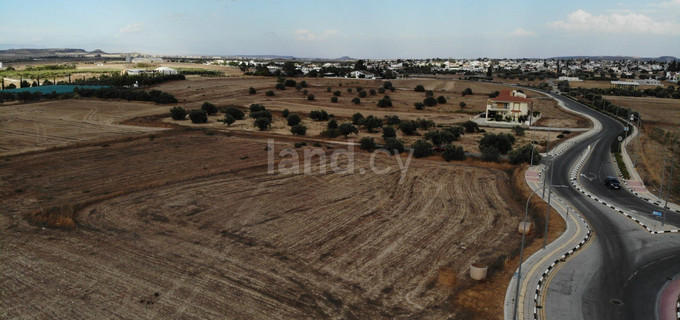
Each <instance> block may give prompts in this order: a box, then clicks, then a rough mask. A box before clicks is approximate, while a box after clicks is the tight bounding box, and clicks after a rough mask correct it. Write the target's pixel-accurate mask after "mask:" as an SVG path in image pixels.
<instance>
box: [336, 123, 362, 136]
mask: <svg viewBox="0 0 680 320" xmlns="http://www.w3.org/2000/svg"><path fill="white" fill-rule="evenodd" d="M338 130H340V134H342V135H343V136H345V138H346V137H347V136H348V135H350V134H352V133H354V134H359V130H358V129H357V127H355V126H354V125H352V124H351V123H349V122H345V123H343V124H341V125H340V126H339V127H338Z"/></svg>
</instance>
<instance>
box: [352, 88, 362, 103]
mask: <svg viewBox="0 0 680 320" xmlns="http://www.w3.org/2000/svg"><path fill="white" fill-rule="evenodd" d="M362 92H363V91H362ZM352 103H354V104H360V103H361V99H359V98H357V97H354V99H352Z"/></svg>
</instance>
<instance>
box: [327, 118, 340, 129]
mask: <svg viewBox="0 0 680 320" xmlns="http://www.w3.org/2000/svg"><path fill="white" fill-rule="evenodd" d="M326 127H327V128H328V129H337V128H338V121H337V120H335V119H331V120H330V121H328V124H326Z"/></svg>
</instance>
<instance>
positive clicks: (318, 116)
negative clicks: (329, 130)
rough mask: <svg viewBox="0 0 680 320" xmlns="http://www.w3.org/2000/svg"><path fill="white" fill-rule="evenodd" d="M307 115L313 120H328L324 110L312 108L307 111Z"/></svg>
mask: <svg viewBox="0 0 680 320" xmlns="http://www.w3.org/2000/svg"><path fill="white" fill-rule="evenodd" d="M309 117H310V118H311V119H312V120H315V121H328V118H329V116H328V112H326V110H313V111H311V112H310V113H309Z"/></svg>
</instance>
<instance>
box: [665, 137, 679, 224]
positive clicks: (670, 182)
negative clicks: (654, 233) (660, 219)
mask: <svg viewBox="0 0 680 320" xmlns="http://www.w3.org/2000/svg"><path fill="white" fill-rule="evenodd" d="M675 145H676V141H673V155H672V156H671V172H670V173H669V174H668V187H666V204H664V205H663V207H664V208H666V207H668V194H670V193H671V184H672V182H673V160H674V159H675ZM664 217H665V214H664Z"/></svg>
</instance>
